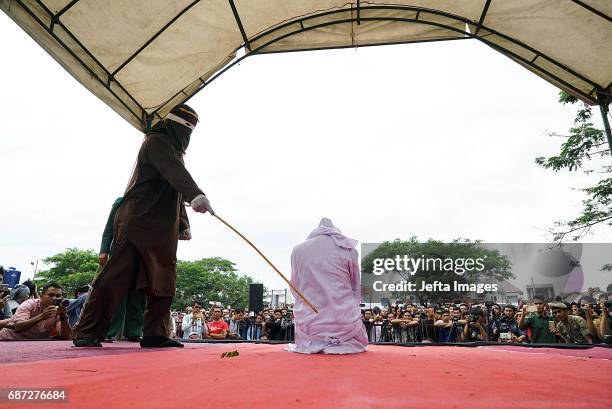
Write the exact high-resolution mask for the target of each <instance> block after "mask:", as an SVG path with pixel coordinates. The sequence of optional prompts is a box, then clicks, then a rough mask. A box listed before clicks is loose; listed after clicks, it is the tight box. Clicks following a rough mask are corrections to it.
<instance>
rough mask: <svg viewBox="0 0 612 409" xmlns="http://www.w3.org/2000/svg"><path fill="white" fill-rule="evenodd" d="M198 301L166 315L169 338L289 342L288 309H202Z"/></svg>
mask: <svg viewBox="0 0 612 409" xmlns="http://www.w3.org/2000/svg"><path fill="white" fill-rule="evenodd" d="M203 305H204V304H203V303H202V302H200V301H197V302H194V303H193V305H192V306H189V307H187V308H186V309H185V310H184V311H172V312H171V313H170V323H169V324H170V325H169V326H168V327H169V334H168V335H169V336H170V337H174V338H181V339H233V340H248V341H256V340H272V341H293V339H294V336H295V330H294V322H293V315H292V313H291V310H290V309H288V308H279V309H273V308H266V309H264V310H263V311H262V312H259V313H257V314H256V313H254V312H249V313H247V312H245V311H244V310H243V309H241V308H222V307H221V306H218V305H212V306H210V307H209V308H208V309H204V308H203Z"/></svg>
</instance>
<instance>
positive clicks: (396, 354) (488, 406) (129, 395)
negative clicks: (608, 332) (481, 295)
mask: <svg viewBox="0 0 612 409" xmlns="http://www.w3.org/2000/svg"><path fill="white" fill-rule="evenodd" d="M283 348H284V345H264V344H259V345H256V344H246V343H241V344H187V346H186V348H184V349H172V350H142V349H140V348H138V347H137V345H134V344H130V343H115V344H105V347H104V348H101V349H95V348H84V349H76V348H71V346H70V343H69V342H3V343H1V344H0V350H1V351H0V358H1V362H2V364H1V365H0V368H1V373H2V376H1V377H0V387H1V388H17V389H19V388H36V387H39V388H51V387H54V388H65V389H67V390H68V393H69V402H68V404H49V403H33V404H27V403H20V404H15V403H13V404H0V407H12V408H26V407H32V408H48V407H58V408H68V407H69V408H130V409H137V408H160V409H161V408H163V409H167V408H181V409H186V408H202V409H208V408H218V409H239V408H249V409H256V408H266V409H274V408H316V409H323V408H347V409H348V408H350V409H360V408H385V409H391V408H424V409H429V408H443V409H449V408H470V409H472V408H474V409H477V408H483V409H495V408H500V407H507V408H512V409H517V408H538V409H542V408H573V409H577V408H589V409H594V408H608V407H610V402H611V401H612V361H611V360H610V359H611V358H612V350H611V349H604V348H593V349H589V350H556V349H536V348H534V349H530V348H520V347H503V346H502V347H478V348H466V347H452V346H449V347H437V346H428V347H414V348H410V347H400V346H380V345H371V346H370V347H369V352H366V353H364V354H359V355H351V356H329V355H300V354H294V353H289V352H285V351H283ZM231 350H237V351H238V352H239V353H240V355H239V356H237V357H230V358H221V353H222V352H225V351H231Z"/></svg>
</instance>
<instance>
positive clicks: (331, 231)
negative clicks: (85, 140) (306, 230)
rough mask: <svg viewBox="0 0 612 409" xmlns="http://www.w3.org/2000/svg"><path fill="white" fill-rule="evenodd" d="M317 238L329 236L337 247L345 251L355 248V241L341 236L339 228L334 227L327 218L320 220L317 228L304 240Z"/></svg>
mask: <svg viewBox="0 0 612 409" xmlns="http://www.w3.org/2000/svg"><path fill="white" fill-rule="evenodd" d="M317 236H329V237H331V238H332V239H333V240H334V242H335V243H336V245H337V246H338V247H342V248H345V249H354V248H355V246H357V240H355V239H351V238H348V237H346V236H345V235H343V234H342V232H341V231H340V229H339V228H337V227H336V226H334V224H333V223H332V221H331V220H330V219H328V218H327V217H324V218H322V219H321V222H320V223H319V227H317V228H316V229H314V230H313V231H312V232H311V233H310V234H309V235H308V237H307V238H306V240H309V239H312V238H314V237H317Z"/></svg>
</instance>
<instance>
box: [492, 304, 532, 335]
mask: <svg viewBox="0 0 612 409" xmlns="http://www.w3.org/2000/svg"><path fill="white" fill-rule="evenodd" d="M515 313H516V307H515V306H514V305H510V304H508V305H506V306H505V307H504V315H503V317H501V318H500V319H499V320H498V321H497V322H495V323H494V324H493V325H492V326H491V330H492V334H491V335H492V340H495V341H501V342H518V343H521V342H524V341H526V340H527V335H525V334H524V333H523V332H522V331H521V330H520V329H519V326H518V323H517V322H516V320H515V319H514V315H515ZM521 316H522V314H521Z"/></svg>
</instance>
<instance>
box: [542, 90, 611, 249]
mask: <svg viewBox="0 0 612 409" xmlns="http://www.w3.org/2000/svg"><path fill="white" fill-rule="evenodd" d="M559 95H560V96H559V102H561V103H562V104H575V103H577V102H578V100H577V99H576V98H575V97H573V96H571V95H569V94H567V93H566V92H563V91H561V93H560V94H559ZM592 115H593V114H592V112H591V107H590V106H588V105H587V104H584V103H583V104H582V105H581V107H580V108H579V109H578V112H577V113H576V118H575V119H574V126H573V127H572V128H571V129H570V130H569V135H558V134H556V133H550V135H551V136H562V137H564V138H565V139H566V140H565V142H564V143H563V144H562V145H561V151H560V152H559V154H558V155H555V156H551V157H548V158H547V157H543V156H540V157H537V158H536V159H535V161H536V163H537V164H538V165H540V166H542V167H544V168H546V169H552V170H554V171H555V172H558V171H560V170H568V171H570V172H572V171H577V170H581V171H583V172H584V173H586V174H590V175H593V178H594V180H595V183H594V184H593V185H591V186H587V187H582V188H579V189H578V190H581V191H583V192H584V193H585V194H586V199H584V200H583V201H582V210H581V212H580V214H579V215H577V216H575V217H574V218H572V219H570V220H566V221H557V222H555V224H554V227H553V228H552V229H551V234H552V236H553V240H555V241H559V242H561V241H563V240H564V239H565V238H566V236H568V235H571V239H572V240H574V241H577V240H579V239H581V238H582V237H584V236H585V235H586V234H588V233H589V231H590V230H591V229H592V228H593V227H594V226H596V225H607V226H612V165H610V147H609V146H608V142H607V138H606V135H605V132H604V131H603V130H601V129H597V128H595V127H594V126H593V123H592V122H591V117H592ZM602 158H603V160H600V161H598V159H602ZM598 162H603V164H599V163H598ZM592 166H595V168H593V167H592Z"/></svg>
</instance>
